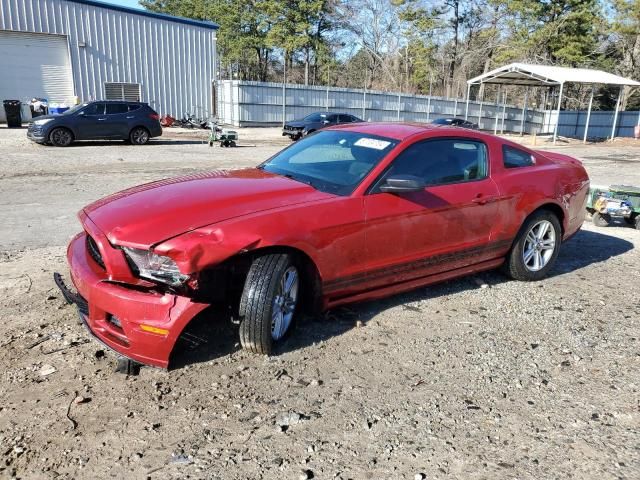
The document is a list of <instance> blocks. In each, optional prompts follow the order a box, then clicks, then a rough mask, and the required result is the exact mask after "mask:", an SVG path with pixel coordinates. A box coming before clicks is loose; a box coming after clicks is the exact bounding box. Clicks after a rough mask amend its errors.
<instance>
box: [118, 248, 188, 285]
mask: <svg viewBox="0 0 640 480" xmlns="http://www.w3.org/2000/svg"><path fill="white" fill-rule="evenodd" d="M122 249H123V250H124V252H125V254H126V256H127V257H128V258H129V260H131V263H133V265H135V269H137V272H136V273H137V274H138V276H140V277H141V278H146V279H148V280H154V281H157V282H162V283H166V284H167V285H171V286H172V287H178V286H180V285H182V284H183V283H184V282H186V281H187V280H188V279H189V275H185V274H183V273H180V270H178V265H176V262H174V261H173V260H172V259H171V258H169V257H165V256H163V255H158V254H156V253H153V252H151V251H149V250H140V249H138V248H129V247H123V248H122Z"/></svg>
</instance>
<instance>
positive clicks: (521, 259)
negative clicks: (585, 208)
mask: <svg viewBox="0 0 640 480" xmlns="http://www.w3.org/2000/svg"><path fill="white" fill-rule="evenodd" d="M561 239H562V228H561V227H560V221H559V220H558V217H556V216H555V215H554V214H553V213H551V212H550V211H548V210H540V211H538V212H534V213H533V214H532V215H531V216H530V217H529V218H527V220H526V221H525V222H524V225H523V226H522V227H521V228H520V231H519V232H518V235H517V237H516V240H515V241H514V243H513V246H512V247H511V251H510V252H509V255H508V256H507V260H506V262H505V264H504V266H503V270H504V272H505V273H506V274H507V275H508V276H510V277H511V278H513V279H514V280H520V281H525V282H531V281H536V280H541V279H542V278H544V277H546V276H547V274H548V273H549V270H551V268H552V267H553V264H554V263H555V261H556V258H557V257H558V252H559V251H560V243H561Z"/></svg>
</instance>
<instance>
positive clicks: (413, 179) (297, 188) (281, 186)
mask: <svg viewBox="0 0 640 480" xmlns="http://www.w3.org/2000/svg"><path fill="white" fill-rule="evenodd" d="M588 191H589V178H588V177H587V173H586V171H585V169H584V168H583V167H582V165H581V163H580V162H579V161H578V160H575V159H573V158H571V157H568V156H566V155H562V154H559V153H551V152H540V151H534V150H529V149H527V148H526V147H523V146H521V145H518V144H516V143H512V142H510V141H507V140H503V139H500V138H498V137H495V136H493V135H489V134H485V133H480V132H476V131H473V130H462V129H459V128H450V127H433V126H429V125H413V124H393V123H387V124H375V123H360V124H356V125H348V126H346V125H343V126H338V127H331V128H328V129H324V130H322V131H320V132H317V133H316V134H314V135H311V136H308V137H305V138H303V139H302V140H300V141H299V142H296V143H294V144H292V145H291V146H289V147H288V148H286V149H284V150H282V151H281V152H280V153H278V154H276V155H274V156H273V157H271V158H270V159H269V160H267V161H266V162H264V163H262V164H261V165H259V166H258V167H256V168H249V169H243V170H236V171H215V172H211V173H209V174H204V173H198V174H194V175H191V176H186V177H181V178H175V179H170V180H161V181H158V182H155V183H150V184H145V185H141V186H139V187H134V188H131V189H129V190H125V191H123V192H120V193H116V194H115V195H112V196H110V197H107V198H104V199H102V200H98V201H97V202H95V203H93V204H91V205H89V206H87V207H85V208H84V209H83V210H82V211H81V212H80V214H79V217H80V221H81V223H82V227H83V230H82V232H81V233H79V234H78V235H76V236H75V238H73V240H72V241H71V243H70V245H69V248H68V252H67V258H68V261H69V264H70V271H71V280H72V281H73V284H74V285H75V288H76V289H77V292H75V291H73V290H72V289H70V288H68V287H66V286H65V285H64V283H63V281H62V280H61V278H60V276H59V275H58V274H56V281H57V283H58V285H59V286H60V287H61V290H62V291H63V294H64V295H65V297H66V298H67V299H68V301H70V302H74V303H76V304H77V306H78V308H79V311H80V316H81V318H82V320H83V321H84V322H85V324H86V325H87V326H88V328H89V330H90V331H91V332H92V333H93V334H94V335H95V336H96V337H98V339H99V340H101V341H102V342H103V343H105V344H106V345H108V346H109V347H111V348H112V349H114V350H116V351H117V352H119V353H120V354H122V355H124V356H125V357H128V358H130V359H133V360H135V361H137V362H141V363H144V364H150V365H156V366H160V367H167V365H168V363H169V357H170V355H171V352H172V350H173V348H174V345H175V343H176V340H177V339H178V337H179V336H180V334H181V333H182V331H183V330H184V329H185V327H186V326H187V325H188V324H189V322H191V320H192V319H193V318H194V317H195V316H196V315H198V314H200V313H201V312H203V311H204V310H205V309H207V308H209V307H211V309H212V310H213V311H215V310H216V309H219V310H220V311H221V312H222V311H224V312H227V311H229V309H231V311H232V312H233V316H234V317H235V318H237V319H239V320H240V342H241V344H242V346H243V347H244V348H245V349H247V350H249V351H251V352H255V353H262V354H270V353H271V352H272V350H273V347H274V345H275V344H277V343H278V342H280V341H282V340H283V339H284V338H285V336H286V335H287V333H289V331H290V330H291V327H292V325H294V323H295V321H296V319H297V318H298V317H299V316H300V315H301V314H302V313H303V312H311V313H313V312H318V311H322V310H326V309H330V308H333V307H336V306H338V305H343V304H346V303H349V302H357V301H362V300H369V299H375V298H380V297H384V296H387V295H391V294H395V293H398V292H403V291H406V290H410V289H415V288H418V287H423V286H425V285H430V284H433V283H436V282H441V281H444V280H448V279H452V278H456V277H460V276H463V275H469V274H473V273H476V272H481V271H484V270H490V269H495V268H499V267H500V268H502V270H503V271H504V272H505V273H506V274H507V275H508V276H510V277H511V278H514V279H517V280H523V281H528V280H540V279H542V278H544V277H545V276H546V275H548V274H549V272H550V271H551V270H552V269H553V265H554V262H555V261H556V258H557V256H558V251H559V250H560V248H561V245H562V243H563V242H565V241H566V240H568V239H569V238H570V237H571V236H573V235H574V234H575V233H576V232H577V231H578V230H579V229H580V226H581V225H582V222H583V219H584V215H585V202H586V200H587V194H588ZM425 321H427V320H425Z"/></svg>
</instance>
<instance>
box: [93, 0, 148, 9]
mask: <svg viewBox="0 0 640 480" xmlns="http://www.w3.org/2000/svg"><path fill="white" fill-rule="evenodd" d="M101 1H103V2H104V3H113V4H114V5H120V6H122V7H132V8H142V7H141V6H140V4H139V3H138V0H101Z"/></svg>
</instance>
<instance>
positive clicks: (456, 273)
mask: <svg viewBox="0 0 640 480" xmlns="http://www.w3.org/2000/svg"><path fill="white" fill-rule="evenodd" d="M503 263H504V258H496V259H494V260H488V261H486V262H482V263H477V264H475V265H469V266H467V267H463V268H458V269H455V270H449V271H447V272H442V273H437V274H435V275H429V276H426V277H421V278H416V279H413V280H409V281H406V282H400V283H395V284H393V285H386V286H384V287H381V288H375V289H372V290H367V291H365V292H359V293H357V294H355V295H350V296H345V297H340V298H328V299H325V309H330V308H334V307H338V306H340V305H345V304H347V303H355V302H361V301H364V300H377V299H379V298H384V297H388V296H390V295H394V294H396V293H402V292H406V291H409V290H414V289H416V288H419V287H425V286H427V285H433V284H434V283H440V282H444V281H446V280H451V279H452V278H458V277H464V276H466V275H470V274H472V273H477V272H482V271H485V270H493V269H494V268H498V267H499V266H500V265H502V264H503Z"/></svg>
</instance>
